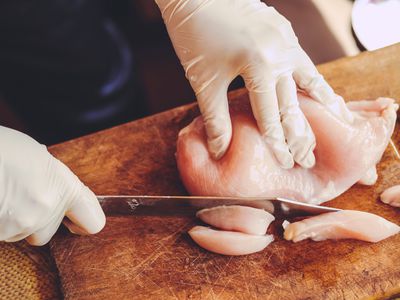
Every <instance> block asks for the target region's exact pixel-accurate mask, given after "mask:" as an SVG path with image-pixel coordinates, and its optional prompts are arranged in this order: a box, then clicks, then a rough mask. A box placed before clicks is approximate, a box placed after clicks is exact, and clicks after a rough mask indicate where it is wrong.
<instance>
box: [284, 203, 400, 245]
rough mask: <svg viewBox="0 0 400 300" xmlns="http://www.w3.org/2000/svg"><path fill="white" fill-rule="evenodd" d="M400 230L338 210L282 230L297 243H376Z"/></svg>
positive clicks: (367, 216)
mask: <svg viewBox="0 0 400 300" xmlns="http://www.w3.org/2000/svg"><path fill="white" fill-rule="evenodd" d="M399 231H400V226H398V225H396V224H394V223H392V222H389V221H387V220H385V219H384V218H382V217H379V216H377V215H374V214H370V213H367V212H361V211H354V210H342V211H338V212H332V213H326V214H322V215H319V216H315V217H312V218H308V219H304V220H302V221H299V222H295V223H291V224H289V225H287V226H286V228H285V232H284V237H285V239H287V240H291V241H294V242H299V241H302V240H304V239H308V238H310V239H312V240H314V241H323V240H327V239H357V240H363V241H367V242H379V241H381V240H383V239H386V238H388V237H390V236H392V235H394V234H396V233H399Z"/></svg>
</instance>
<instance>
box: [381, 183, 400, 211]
mask: <svg viewBox="0 0 400 300" xmlns="http://www.w3.org/2000/svg"><path fill="white" fill-rule="evenodd" d="M381 200H382V202H383V203H386V204H389V205H391V206H394V207H400V185H395V186H392V187H390V188H388V189H386V190H385V191H384V192H383V193H382V194H381Z"/></svg>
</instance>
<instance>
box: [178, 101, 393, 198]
mask: <svg viewBox="0 0 400 300" xmlns="http://www.w3.org/2000/svg"><path fill="white" fill-rule="evenodd" d="M298 97H299V102H300V107H301V109H302V111H303V112H304V114H305V116H306V118H307V120H308V121H309V123H310V125H311V127H312V129H313V131H314V134H315V137H316V148H315V151H314V154H315V157H316V165H315V166H314V167H313V168H311V169H304V168H301V167H300V166H298V165H296V166H295V167H294V168H293V169H290V170H285V169H282V168H280V167H279V165H278V164H277V162H276V160H275V157H274V156H273V154H272V152H271V151H270V150H269V148H268V146H267V145H266V144H265V143H264V141H263V139H262V137H261V135H260V133H259V131H258V129H257V126H256V122H255V120H254V118H253V116H252V113H251V109H250V106H249V104H248V103H247V102H245V101H241V102H239V101H236V102H233V103H231V117H232V126H233V137H232V142H231V145H230V147H229V149H228V151H227V153H226V155H225V156H224V157H223V158H222V159H220V160H219V161H215V160H213V159H212V158H211V157H210V155H209V153H208V151H207V146H206V136H205V130H204V125H203V121H202V118H201V117H198V118H196V119H195V120H194V121H193V122H192V123H191V124H190V125H189V126H187V127H186V128H184V129H183V130H181V132H180V133H179V138H178V142H177V155H176V158H177V163H178V168H179V172H180V175H181V178H182V180H183V183H184V185H185V187H186V188H187V190H188V191H189V192H190V194H192V195H215V196H247V197H250V196H268V197H274V196H286V197H292V198H294V199H297V200H299V201H305V202H309V203H314V204H319V203H322V202H325V201H328V200H330V199H333V198H335V197H337V196H338V195H340V194H342V193H343V192H344V191H346V190H347V189H349V188H350V187H351V186H352V185H353V184H355V183H356V182H357V181H360V182H364V183H366V184H373V183H374V182H375V180H376V171H375V165H376V164H377V163H378V162H379V160H380V159H381V156H382V154H383V152H384V150H385V148H386V146H387V144H388V142H389V139H390V137H391V135H392V133H393V129H394V125H395V121H396V109H397V105H396V104H394V101H393V100H392V99H387V98H379V99H377V100H375V101H361V102H350V103H348V107H349V108H350V109H351V110H352V111H353V113H354V116H355V120H354V122H353V123H352V124H349V123H346V122H345V121H342V120H339V119H338V118H337V117H336V116H334V115H333V114H332V113H330V112H329V111H328V110H327V109H326V108H325V107H324V106H322V105H321V104H319V103H317V102H315V101H313V100H312V99H311V98H309V97H307V96H305V95H303V94H298Z"/></svg>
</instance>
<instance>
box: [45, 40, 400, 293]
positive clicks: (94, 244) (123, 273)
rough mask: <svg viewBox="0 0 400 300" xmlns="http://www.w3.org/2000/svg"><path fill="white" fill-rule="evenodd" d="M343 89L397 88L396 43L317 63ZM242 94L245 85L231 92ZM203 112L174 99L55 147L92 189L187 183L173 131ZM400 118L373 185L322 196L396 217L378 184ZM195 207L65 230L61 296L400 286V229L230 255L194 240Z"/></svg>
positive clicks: (169, 188)
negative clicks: (191, 212) (96, 228)
mask: <svg viewBox="0 0 400 300" xmlns="http://www.w3.org/2000/svg"><path fill="white" fill-rule="evenodd" d="M319 69H320V71H321V72H322V73H323V74H324V75H325V77H326V78H327V79H328V81H329V82H330V84H331V85H332V86H333V88H334V89H335V90H336V91H338V93H340V94H341V95H343V96H344V97H345V98H346V99H348V100H350V99H368V98H371V99H372V98H376V97H378V96H387V97H393V98H398V99H400V44H398V45H395V46H392V47H389V48H386V49H382V50H379V51H376V52H372V53H364V54H362V55H359V56H357V57H353V58H345V59H341V60H338V61H335V62H331V63H328V64H324V65H321V66H320V67H319ZM238 97H243V98H246V97H247V94H246V91H244V90H238V91H235V92H232V93H231V94H230V98H231V99H235V98H238ZM196 114H198V112H197V109H196V107H195V106H194V105H189V106H184V107H180V108H176V109H174V110H170V111H167V112H164V113H161V114H158V115H155V116H152V117H149V118H145V119H142V120H139V121H135V122H132V123H128V124H125V125H122V126H119V127H115V128H112V129H109V130H106V131H102V132H99V133H96V134H93V135H90V136H86V137H83V138H80V139H77V140H73V141H69V142H67V143H63V144H60V145H56V146H54V147H52V148H51V152H52V153H53V154H54V155H55V156H57V157H58V158H60V159H61V160H62V161H64V162H65V163H66V164H67V165H68V166H70V167H71V169H72V170H73V171H75V172H76V174H77V175H78V176H80V178H81V179H82V180H83V181H84V182H85V183H86V184H88V185H89V186H90V187H91V188H92V189H93V190H94V191H95V192H96V193H99V194H114V193H115V194H124V193H126V194H128V193H132V194H136V193H140V194H184V193H185V189H184V187H183V186H182V184H181V182H180V180H179V176H178V172H177V169H176V165H175V159H174V152H175V141H176V137H177V133H178V131H179V129H180V128H182V127H183V126H185V125H186V124H188V123H189V122H190V120H192V118H193V117H194V116H195V115H196ZM398 129H399V128H398V126H397V127H396V132H395V134H394V137H393V144H391V145H390V146H389V147H388V149H387V150H386V152H385V154H384V157H383V159H382V162H381V163H380V164H379V165H378V173H379V180H378V183H377V184H376V185H375V186H373V187H366V186H359V185H355V186H354V187H352V188H351V189H350V190H349V191H347V192H346V193H344V194H343V195H342V196H340V197H339V198H337V199H335V200H333V201H331V202H329V205H332V206H337V207H340V208H347V209H359V210H365V211H369V212H374V213H377V214H379V215H381V216H383V217H385V218H387V219H389V220H391V221H393V222H396V223H398V224H399V223H400V210H399V209H395V208H391V207H389V206H387V205H384V204H382V203H380V202H379V200H378V197H379V194H380V193H381V192H382V191H383V190H384V189H385V188H386V187H388V186H391V185H393V184H398V183H400V159H399V157H398V154H396V151H395V149H394V145H398V146H400V136H399V130H398ZM197 222H198V221H197V220H196V219H195V218H194V217H190V216H186V217H185V216H180V217H178V216H164V217H160V216H134V215H132V216H128V217H109V218H108V219H107V226H106V228H105V229H104V230H103V231H102V232H101V233H100V234H97V235H95V236H89V237H78V236H73V235H72V234H69V233H67V232H66V231H65V230H64V231H61V232H59V233H58V234H57V236H56V238H55V239H54V240H53V242H52V244H51V250H52V253H53V255H54V257H55V260H56V263H57V267H58V269H59V272H60V275H61V281H62V288H63V292H64V295H65V298H66V299H188V298H191V299H200V298H201V299H257V298H261V299H268V298H270V299H362V298H366V297H386V296H389V295H393V294H395V293H398V292H400V267H399V263H398V262H399V260H400V251H398V248H399V245H400V235H397V236H394V237H392V238H389V239H387V240H385V241H383V242H380V243H378V244H369V243H366V242H360V241H353V240H343V241H324V242H312V241H303V242H300V243H297V244H293V243H291V242H287V241H285V240H283V239H282V237H281V236H279V234H278V235H277V236H276V242H274V243H272V244H271V245H270V246H269V247H268V248H267V249H265V250H264V251H262V252H261V253H257V254H253V255H248V256H244V257H226V256H221V255H217V254H212V253H209V252H207V251H205V250H202V249H200V248H199V247H197V246H196V245H195V244H194V243H193V242H192V241H191V240H190V238H189V236H188V235H187V233H186V231H187V230H188V229H189V228H190V227H191V226H193V225H194V224H196V223H197Z"/></svg>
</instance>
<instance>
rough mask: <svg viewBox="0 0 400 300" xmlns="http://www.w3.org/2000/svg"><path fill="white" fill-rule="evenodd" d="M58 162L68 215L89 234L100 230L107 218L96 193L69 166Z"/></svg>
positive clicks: (62, 193)
mask: <svg viewBox="0 0 400 300" xmlns="http://www.w3.org/2000/svg"><path fill="white" fill-rule="evenodd" d="M58 163H59V164H58V180H60V182H59V184H60V185H61V186H62V187H63V189H62V190H61V197H65V201H66V203H67V206H66V216H67V217H68V218H69V219H70V220H71V221H72V222H73V223H75V224H76V225H77V226H79V227H80V228H82V229H83V230H84V231H86V232H87V233H89V234H94V233H97V232H99V231H100V230H101V229H103V227H104V225H105V221H106V220H105V215H104V212H103V210H102V208H101V206H100V204H99V201H98V200H97V197H96V195H95V194H94V193H93V192H92V191H91V190H90V189H89V188H88V187H87V186H85V185H84V184H83V183H82V182H81V181H80V180H79V179H78V177H77V176H76V175H75V174H74V173H72V171H71V170H70V169H68V167H67V166H65V165H64V164H63V163H61V162H60V161H58Z"/></svg>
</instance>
